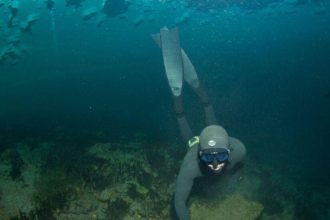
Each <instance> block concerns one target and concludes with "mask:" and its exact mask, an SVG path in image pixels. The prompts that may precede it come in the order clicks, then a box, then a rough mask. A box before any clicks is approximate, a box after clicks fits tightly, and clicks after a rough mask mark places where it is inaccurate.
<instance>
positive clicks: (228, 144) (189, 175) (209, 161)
mask: <svg viewBox="0 0 330 220" xmlns="http://www.w3.org/2000/svg"><path fill="white" fill-rule="evenodd" d="M153 38H154V40H155V41H156V43H157V44H158V45H159V46H160V47H161V49H162V54H163V61H164V66H165V72H166V76H167V79H168V82H169V86H170V88H171V91H172V94H173V98H174V108H175V112H176V117H177V121H178V124H179V128H180V131H181V135H182V138H183V140H184V141H185V142H186V143H187V144H188V146H189V149H188V152H187V153H186V155H185V157H184V159H183V163H182V165H181V168H180V171H179V175H178V177H177V181H176V187H175V193H174V208H175V214H176V217H177V218H179V219H180V220H189V219H190V215H189V210H188V208H187V206H186V201H187V199H188V197H189V194H190V191H191V188H192V186H193V183H194V179H195V178H196V177H200V176H209V175H213V176H214V175H215V176H216V175H219V174H221V173H223V172H225V171H226V170H230V169H233V168H234V167H235V165H237V164H238V163H239V162H241V161H242V160H243V158H244V156H245V154H246V149H245V146H244V144H243V143H242V142H240V141H239V140H238V139H236V138H233V137H229V136H228V134H227V132H226V130H225V129H224V128H223V127H221V126H219V125H217V120H216V117H215V114H214V111H213V107H212V106H211V104H210V103H209V99H208V96H207V94H206V93H205V91H204V90H203V88H202V87H201V85H200V82H199V79H198V76H197V73H196V71H195V68H194V66H193V65H192V63H191V61H190V59H189V57H188V56H187V54H186V53H185V51H184V50H183V49H182V48H181V46H180V42H179V34H178V29H177V28H175V29H172V30H168V29H167V28H162V29H160V33H159V34H155V35H153ZM183 81H186V82H187V83H188V84H189V85H190V86H191V88H192V89H193V90H194V91H195V93H196V94H197V95H198V97H199V98H200V100H201V102H202V104H203V108H204V112H205V119H206V124H207V127H206V128H204V129H203V131H202V132H201V134H200V135H199V136H193V134H192V131H191V129H190V127H189V124H188V122H187V119H186V117H185V114H184V110H183V104H182V96H181V90H182V84H183ZM206 217H207V214H206V215H205V218H206Z"/></svg>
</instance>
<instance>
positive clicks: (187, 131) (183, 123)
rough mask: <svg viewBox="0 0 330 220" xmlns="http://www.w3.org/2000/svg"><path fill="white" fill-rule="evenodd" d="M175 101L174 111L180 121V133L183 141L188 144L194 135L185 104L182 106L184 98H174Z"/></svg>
mask: <svg viewBox="0 0 330 220" xmlns="http://www.w3.org/2000/svg"><path fill="white" fill-rule="evenodd" d="M173 100H174V110H175V116H176V119H177V121H178V125H179V129H180V133H181V137H182V140H183V141H184V142H185V143H187V142H188V140H189V139H190V138H192V137H193V133H192V131H191V128H190V126H189V124H188V121H187V118H186V115H185V113H184V109H183V104H182V96H181V95H180V96H173Z"/></svg>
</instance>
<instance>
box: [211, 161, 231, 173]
mask: <svg viewBox="0 0 330 220" xmlns="http://www.w3.org/2000/svg"><path fill="white" fill-rule="evenodd" d="M225 166H226V163H225V162H223V163H218V162H214V163H213V162H212V163H208V164H207V167H208V168H209V169H210V170H211V171H212V172H213V173H220V172H221V171H222V170H223V169H224V168H225Z"/></svg>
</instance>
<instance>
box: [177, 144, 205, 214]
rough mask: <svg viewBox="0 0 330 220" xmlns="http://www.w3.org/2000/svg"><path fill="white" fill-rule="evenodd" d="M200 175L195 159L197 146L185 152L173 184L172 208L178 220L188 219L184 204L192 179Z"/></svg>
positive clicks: (187, 211) (186, 208)
mask: <svg viewBox="0 0 330 220" xmlns="http://www.w3.org/2000/svg"><path fill="white" fill-rule="evenodd" d="M198 176H201V172H200V169H199V166H198V161H197V147H193V148H192V149H190V150H189V151H188V153H187V154H186V156H185V158H184V160H183V163H182V166H181V168H180V172H179V175H178V177H177V182H176V186H175V194H174V208H175V212H176V215H177V216H178V218H179V219H180V220H190V215H189V210H188V207H187V205H186V202H187V199H188V197H189V194H190V191H191V188H192V186H193V183H194V179H195V178H196V177H198Z"/></svg>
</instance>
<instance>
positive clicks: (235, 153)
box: [228, 137, 246, 169]
mask: <svg viewBox="0 0 330 220" xmlns="http://www.w3.org/2000/svg"><path fill="white" fill-rule="evenodd" d="M229 149H230V156H229V166H228V169H233V168H234V167H235V166H236V165H237V164H238V163H239V162H242V161H243V159H244V157H245V155H246V148H245V146H244V144H243V143H242V142H241V141H240V140H238V139H237V138H234V137H229Z"/></svg>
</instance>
